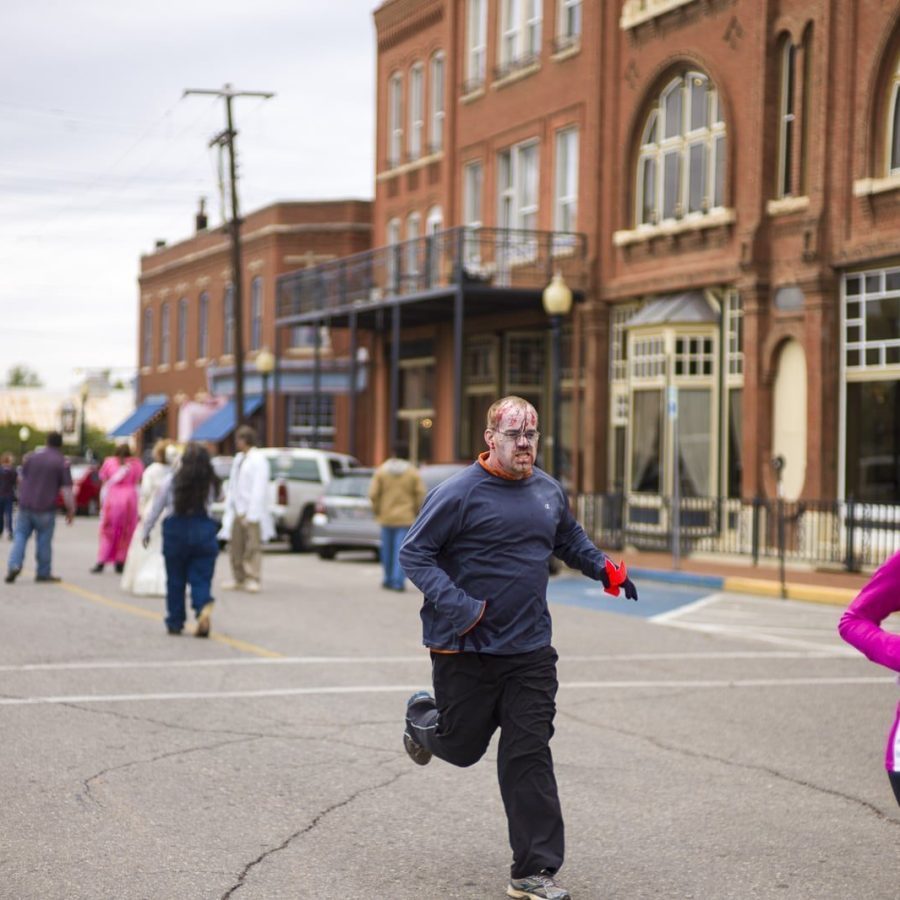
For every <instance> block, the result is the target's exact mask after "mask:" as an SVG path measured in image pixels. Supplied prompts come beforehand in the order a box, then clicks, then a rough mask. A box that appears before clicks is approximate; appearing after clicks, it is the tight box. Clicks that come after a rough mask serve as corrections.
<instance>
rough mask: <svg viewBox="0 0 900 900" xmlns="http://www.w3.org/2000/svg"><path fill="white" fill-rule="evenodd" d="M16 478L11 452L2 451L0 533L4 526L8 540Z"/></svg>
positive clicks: (11, 527) (11, 522) (0, 462)
mask: <svg viewBox="0 0 900 900" xmlns="http://www.w3.org/2000/svg"><path fill="white" fill-rule="evenodd" d="M18 480H19V473H18V472H17V471H16V467H15V460H14V459H13V455H12V453H4V454H3V455H2V456H0V534H3V529H4V528H5V529H6V533H7V534H8V535H9V539H10V540H12V538H13V504H14V503H15V502H16V483H17V482H18Z"/></svg>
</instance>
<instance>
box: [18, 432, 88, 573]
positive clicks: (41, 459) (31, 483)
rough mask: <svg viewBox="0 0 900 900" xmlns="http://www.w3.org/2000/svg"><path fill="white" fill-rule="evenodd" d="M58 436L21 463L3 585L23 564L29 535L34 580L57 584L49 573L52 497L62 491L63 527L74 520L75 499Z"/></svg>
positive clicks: (53, 515)
mask: <svg viewBox="0 0 900 900" xmlns="http://www.w3.org/2000/svg"><path fill="white" fill-rule="evenodd" d="M61 447H62V435H61V434H60V433H59V432H58V431H51V432H50V433H49V434H48V435H47V445H46V446H45V447H41V448H40V449H39V450H35V451H34V452H33V453H29V454H28V455H27V456H26V457H25V459H24V460H23V461H22V478H21V483H20V485H19V513H18V515H17V516H16V528H15V532H14V534H13V543H12V548H11V549H10V551H9V561H8V562H7V564H6V579H5V581H6V583H7V584H12V583H13V582H14V581H15V580H16V577H17V576H18V574H19V572H21V571H22V565H23V564H24V562H25V548H26V546H27V544H28V538H30V537H31V534H32V532H34V535H35V556H36V559H37V575H36V576H35V579H34V580H35V581H59V580H60V579H59V578H58V577H57V576H56V575H54V574H53V569H52V562H53V531H54V529H55V527H56V498H57V497H58V496H59V494H60V492H62V496H63V502H64V503H65V506H66V524H67V525H71V524H72V520H73V519H74V517H75V498H74V496H73V494H72V473H71V472H70V471H69V464H68V463H67V462H66V458H65V457H64V456H63V455H62V450H61V449H60V448H61Z"/></svg>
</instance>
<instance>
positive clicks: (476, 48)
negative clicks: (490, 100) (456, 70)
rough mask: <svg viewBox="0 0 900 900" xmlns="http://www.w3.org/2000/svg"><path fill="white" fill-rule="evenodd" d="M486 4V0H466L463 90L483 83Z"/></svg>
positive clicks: (485, 55)
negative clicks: (464, 80) (464, 81)
mask: <svg viewBox="0 0 900 900" xmlns="http://www.w3.org/2000/svg"><path fill="white" fill-rule="evenodd" d="M487 5H488V0H468V9H467V12H468V15H467V17H466V84H465V88H464V90H474V89H475V88H478V87H480V86H481V85H483V84H484V78H485V61H486V59H487Z"/></svg>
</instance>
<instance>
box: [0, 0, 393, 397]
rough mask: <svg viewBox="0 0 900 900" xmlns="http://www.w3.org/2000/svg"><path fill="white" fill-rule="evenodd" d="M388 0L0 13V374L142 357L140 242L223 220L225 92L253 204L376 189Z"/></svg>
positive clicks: (243, 192)
mask: <svg viewBox="0 0 900 900" xmlns="http://www.w3.org/2000/svg"><path fill="white" fill-rule="evenodd" d="M377 5H378V3H377V0H252V2H247V0H240V2H238V0H179V2H172V0H161V2H159V3H156V4H143V3H140V4H139V3H136V2H131V0H77V2H73V0H55V2H54V0H27V2H21V3H5V4H4V12H3V27H2V29H0V377H2V379H3V383H5V379H6V373H7V371H8V369H9V368H10V367H11V366H13V365H15V364H17V363H23V364H25V365H27V366H29V367H30V368H32V369H34V370H35V371H37V373H38V374H39V375H40V377H41V378H42V379H43V381H44V382H45V384H46V385H47V386H48V387H52V388H68V387H70V386H72V385H74V384H76V383H77V382H78V381H79V375H78V371H77V370H79V369H83V368H113V369H116V370H117V371H118V370H122V372H123V373H125V372H127V371H131V372H133V370H134V368H135V364H136V346H137V335H136V327H137V324H136V323H137V303H138V299H137V298H138V291H137V275H138V271H139V265H140V256H141V254H142V253H147V252H149V251H151V250H152V248H153V245H154V241H155V240H156V239H157V238H161V239H164V240H166V241H168V242H170V243H171V242H174V241H178V240H181V239H183V238H186V237H189V236H190V235H191V233H192V230H193V216H194V213H195V212H196V209H197V203H198V198H199V197H200V196H206V197H207V209H208V210H209V212H210V224H217V223H218V222H219V221H221V208H220V202H219V191H218V188H217V175H216V168H217V164H216V153H215V151H214V150H210V149H209V147H208V144H209V141H210V138H212V137H213V136H214V135H215V134H217V133H218V132H219V131H221V130H222V129H223V128H224V127H225V109H224V102H223V101H222V100H221V99H218V100H217V99H215V98H212V97H197V96H194V97H186V98H183V99H182V93H183V91H184V90H185V89H186V88H221V87H222V86H223V85H224V84H225V83H231V84H232V85H233V86H234V88H236V89H239V90H251V91H273V92H274V93H275V94H276V96H275V97H274V98H272V99H271V100H260V99H255V98H245V99H238V100H235V101H234V111H235V120H236V125H237V129H238V132H239V133H238V138H237V147H238V163H239V173H238V174H239V188H240V203H241V209H242V212H249V211H251V210H253V209H257V208H259V207H261V206H264V205H266V204H268V203H271V202H274V201H276V200H301V199H315V198H327V197H371V196H372V184H373V149H374V148H373V144H374V138H373V132H374V124H373V123H374V115H373V104H374V99H373V98H374V71H375V69H374V67H375V52H374V46H375V38H374V29H373V26H372V16H371V13H372V10H373V9H374V8H375V7H376V6H377Z"/></svg>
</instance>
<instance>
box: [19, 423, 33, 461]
mask: <svg viewBox="0 0 900 900" xmlns="http://www.w3.org/2000/svg"><path fill="white" fill-rule="evenodd" d="M30 437H31V429H30V428H29V427H28V426H27V425H23V426H22V427H21V428H20V429H19V462H21V461H22V460H23V459H24V458H25V447H26V445H27V444H28V438H30Z"/></svg>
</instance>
